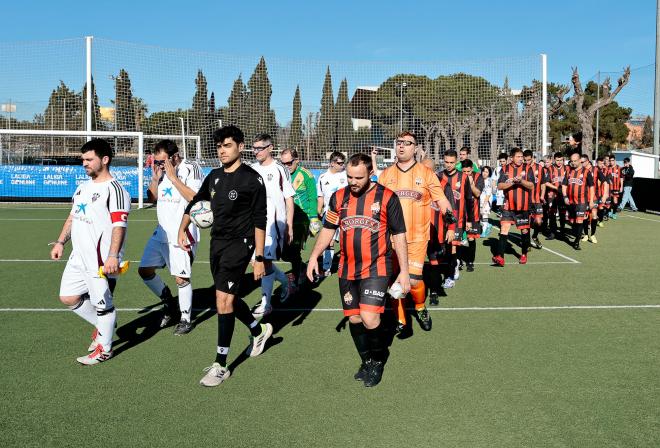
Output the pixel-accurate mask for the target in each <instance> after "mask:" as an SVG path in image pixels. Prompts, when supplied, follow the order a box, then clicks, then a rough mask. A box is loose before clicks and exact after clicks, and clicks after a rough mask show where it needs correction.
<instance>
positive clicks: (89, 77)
mask: <svg viewBox="0 0 660 448" xmlns="http://www.w3.org/2000/svg"><path fill="white" fill-rule="evenodd" d="M92 39H94V37H93V36H86V37H85V46H86V55H87V58H86V59H87V64H86V65H87V92H86V93H87V98H86V99H85V101H86V104H87V110H86V111H85V112H86V115H87V117H86V118H87V126H86V127H85V129H87V130H88V131H91V130H92ZM115 107H117V105H116V104H115ZM90 139H91V137H90V136H87V141H90Z"/></svg>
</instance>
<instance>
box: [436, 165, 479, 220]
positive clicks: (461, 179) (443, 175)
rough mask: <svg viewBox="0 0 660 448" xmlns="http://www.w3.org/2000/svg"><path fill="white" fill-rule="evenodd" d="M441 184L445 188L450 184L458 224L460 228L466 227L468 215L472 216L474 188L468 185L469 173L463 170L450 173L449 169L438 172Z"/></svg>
mask: <svg viewBox="0 0 660 448" xmlns="http://www.w3.org/2000/svg"><path fill="white" fill-rule="evenodd" d="M438 178H439V179H440V185H442V187H443V188H444V187H445V185H448V186H449V188H450V190H451V196H449V197H448V198H447V199H449V203H450V204H451V208H452V210H453V211H454V217H455V218H456V226H457V228H459V229H465V223H466V220H467V219H468V216H472V205H473V203H472V190H471V189H470V186H469V185H468V182H469V181H468V175H467V174H465V173H463V172H461V171H454V172H453V173H448V172H447V170H444V171H441V172H440V173H439V174H438Z"/></svg>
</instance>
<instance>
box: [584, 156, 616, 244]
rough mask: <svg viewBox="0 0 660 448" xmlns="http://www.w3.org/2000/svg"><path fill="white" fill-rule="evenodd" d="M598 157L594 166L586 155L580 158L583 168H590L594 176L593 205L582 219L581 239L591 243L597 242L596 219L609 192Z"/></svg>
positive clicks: (601, 159) (598, 217)
mask: <svg viewBox="0 0 660 448" xmlns="http://www.w3.org/2000/svg"><path fill="white" fill-rule="evenodd" d="M598 159H600V162H602V161H603V158H602V157H599V158H598ZM598 159H597V162H596V166H592V165H591V162H590V161H589V157H588V156H587V158H586V160H584V156H583V159H582V160H583V161H584V163H583V165H582V166H583V167H584V168H585V169H587V170H590V171H591V174H592V176H593V178H594V206H593V208H592V209H591V210H590V211H589V214H588V219H587V220H585V221H584V235H585V236H584V237H582V241H589V242H590V243H593V244H596V243H598V240H597V239H596V229H597V226H598V221H599V219H600V217H601V215H602V211H603V210H604V209H603V206H604V204H605V202H606V201H607V198H608V196H609V192H610V189H609V183H608V182H607V177H606V176H605V173H604V172H603V170H602V168H601V167H600V166H599V163H598Z"/></svg>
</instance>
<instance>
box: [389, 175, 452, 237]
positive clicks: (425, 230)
mask: <svg viewBox="0 0 660 448" xmlns="http://www.w3.org/2000/svg"><path fill="white" fill-rule="evenodd" d="M378 183H380V184H381V185H384V186H386V187H387V188H389V189H390V190H393V191H394V192H395V193H396V194H397V196H399V201H400V202H401V207H402V208H403V217H404V220H405V222H406V239H407V240H408V242H409V243H410V242H416V241H428V239H429V228H430V224H431V201H438V200H441V199H443V198H444V197H445V195H444V193H443V192H442V187H441V186H440V181H439V180H438V177H437V176H436V175H435V173H434V172H433V171H431V170H430V169H429V168H427V167H426V166H424V165H422V164H421V163H417V162H415V164H414V165H413V166H411V167H410V168H408V169H407V170H406V171H403V170H401V168H399V166H398V165H397V164H396V163H395V164H394V165H392V166H390V167H389V168H386V169H385V170H384V171H383V172H382V173H381V174H380V177H379V178H378Z"/></svg>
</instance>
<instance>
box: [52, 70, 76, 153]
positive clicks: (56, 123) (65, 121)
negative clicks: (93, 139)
mask: <svg viewBox="0 0 660 448" xmlns="http://www.w3.org/2000/svg"><path fill="white" fill-rule="evenodd" d="M81 107H82V104H81V101H80V95H78V94H77V93H76V92H74V91H73V90H71V89H69V87H68V86H67V85H66V84H64V81H60V84H59V85H58V86H57V88H56V89H54V90H53V91H52V92H51V94H50V98H49V99H48V106H46V111H45V112H44V126H45V128H46V129H54V130H68V131H79V130H82V129H83V123H82V118H83V115H82V108H81ZM68 140H69V139H67V138H66V137H64V138H55V139H51V142H52V144H53V145H52V146H53V147H57V148H64V152H65V153H67V152H68V149H69V147H68V146H69V145H68Z"/></svg>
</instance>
